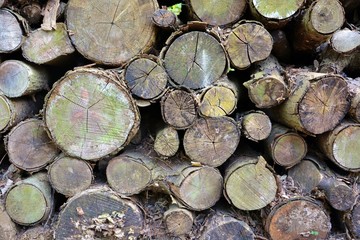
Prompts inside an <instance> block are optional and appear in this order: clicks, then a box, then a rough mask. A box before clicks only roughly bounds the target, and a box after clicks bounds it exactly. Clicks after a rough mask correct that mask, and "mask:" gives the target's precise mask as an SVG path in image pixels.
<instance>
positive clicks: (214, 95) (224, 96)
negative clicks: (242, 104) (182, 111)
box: [199, 86, 237, 117]
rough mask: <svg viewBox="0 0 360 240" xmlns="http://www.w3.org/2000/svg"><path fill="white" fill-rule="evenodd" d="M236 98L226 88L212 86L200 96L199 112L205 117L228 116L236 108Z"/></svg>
mask: <svg viewBox="0 0 360 240" xmlns="http://www.w3.org/2000/svg"><path fill="white" fill-rule="evenodd" d="M236 105H237V96H236V94H235V93H234V92H233V91H232V90H231V89H230V88H227V87H223V86H214V87H211V88H209V89H208V90H207V91H206V92H205V93H204V94H203V96H202V98H201V103H200V106H199V111H200V113H201V115H203V116H206V117H220V116H225V115H230V114H231V113H232V112H233V111H234V110H235V108H236Z"/></svg>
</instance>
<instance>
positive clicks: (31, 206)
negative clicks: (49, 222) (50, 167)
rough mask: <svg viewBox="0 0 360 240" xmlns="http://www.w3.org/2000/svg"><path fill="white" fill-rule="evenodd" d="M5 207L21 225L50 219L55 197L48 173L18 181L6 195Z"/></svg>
mask: <svg viewBox="0 0 360 240" xmlns="http://www.w3.org/2000/svg"><path fill="white" fill-rule="evenodd" d="M5 208H6V211H7V213H8V214H9V216H10V217H11V219H12V220H13V221H14V222H15V223H18V224H20V225H25V226H28V225H34V224H37V223H40V222H42V221H44V220H46V219H48V217H49V215H50V213H51V209H52V208H53V197H52V195H51V186H50V184H49V182H48V179H47V175H46V173H37V174H35V175H32V176H31V177H29V178H27V179H24V180H22V181H20V182H17V183H16V184H15V186H14V187H12V188H11V189H10V190H9V191H8V192H7V194H6V196H5Z"/></svg>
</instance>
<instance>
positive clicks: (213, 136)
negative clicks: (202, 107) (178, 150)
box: [183, 117, 241, 167]
mask: <svg viewBox="0 0 360 240" xmlns="http://www.w3.org/2000/svg"><path fill="white" fill-rule="evenodd" d="M240 135H241V132H240V129H239V127H238V126H237V124H236V122H235V121H234V120H233V119H232V118H229V117H216V118H200V119H198V120H197V121H196V122H195V124H194V125H193V126H191V127H190V128H189V129H187V130H186V132H185V135H184V139H183V144H184V149H185V153H186V155H187V156H188V157H189V158H190V159H191V160H192V161H194V162H200V163H202V164H205V165H209V166H212V167H218V166H220V165H221V164H223V163H224V162H225V161H226V160H227V159H228V158H229V157H230V156H231V155H232V154H233V153H234V152H235V150H236V148H237V146H238V144H239V141H240Z"/></svg>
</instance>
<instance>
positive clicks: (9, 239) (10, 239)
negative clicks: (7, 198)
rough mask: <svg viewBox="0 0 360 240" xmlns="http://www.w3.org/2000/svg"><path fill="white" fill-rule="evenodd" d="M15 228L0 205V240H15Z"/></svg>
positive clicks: (2, 205) (0, 204) (1, 204)
mask: <svg viewBox="0 0 360 240" xmlns="http://www.w3.org/2000/svg"><path fill="white" fill-rule="evenodd" d="M17 232H18V231H17V228H16V225H15V223H14V222H13V221H12V220H11V218H10V217H9V215H8V214H7V212H6V211H5V207H4V204H3V203H2V202H1V203H0V239H4V240H5V239H6V240H17V237H16V235H17Z"/></svg>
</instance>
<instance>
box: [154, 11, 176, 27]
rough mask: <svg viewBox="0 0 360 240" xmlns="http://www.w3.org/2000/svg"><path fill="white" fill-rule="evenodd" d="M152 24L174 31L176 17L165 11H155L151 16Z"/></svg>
mask: <svg viewBox="0 0 360 240" xmlns="http://www.w3.org/2000/svg"><path fill="white" fill-rule="evenodd" d="M151 19H152V21H153V23H154V24H155V25H156V26H158V27H161V28H163V29H165V30H170V29H174V28H175V27H176V20H177V17H176V15H175V14H174V13H173V12H171V11H169V10H167V9H157V10H156V11H155V12H154V13H153V15H152V18H151Z"/></svg>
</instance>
